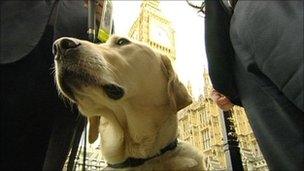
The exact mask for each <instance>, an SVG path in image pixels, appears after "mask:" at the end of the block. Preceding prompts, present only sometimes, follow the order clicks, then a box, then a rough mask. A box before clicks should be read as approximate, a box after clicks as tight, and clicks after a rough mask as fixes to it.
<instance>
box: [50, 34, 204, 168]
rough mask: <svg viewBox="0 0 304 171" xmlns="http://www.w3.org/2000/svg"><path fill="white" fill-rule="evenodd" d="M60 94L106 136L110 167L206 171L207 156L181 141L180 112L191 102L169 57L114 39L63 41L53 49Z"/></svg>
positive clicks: (92, 132) (104, 142)
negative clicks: (179, 130) (179, 135)
mask: <svg viewBox="0 0 304 171" xmlns="http://www.w3.org/2000/svg"><path fill="white" fill-rule="evenodd" d="M53 50H54V54H55V77H56V83H57V86H58V89H59V92H60V93H61V94H62V95H63V96H64V97H66V98H68V99H69V100H70V101H71V102H73V103H76V104H77V106H78V108H79V110H80V112H81V113H82V114H84V115H85V116H87V117H88V118H89V122H90V128H89V142H90V143H92V142H94V141H95V140H96V139H97V137H98V134H100V136H101V151H102V155H103V156H104V158H105V159H106V161H107V163H108V167H107V169H123V170H204V166H203V156H202V155H201V154H200V153H199V152H198V150H196V149H195V148H193V147H191V146H190V145H188V144H186V143H184V142H181V141H177V111H179V110H180V109H182V108H184V107H186V106H188V105H189V104H191V103H192V100H191V97H190V96H189V94H188V93H187V91H186V89H185V87H184V86H183V84H182V83H181V82H180V81H179V80H178V78H177V76H176V74H175V72H174V70H173V68H172V66H171V62H170V60H169V58H167V57H166V56H163V55H161V54H159V53H157V52H155V51H153V50H152V49H151V48H149V47H148V46H146V45H144V44H142V43H139V42H134V41H131V40H129V39H127V38H123V37H118V36H112V37H111V38H110V39H109V40H108V41H107V43H105V44H100V45H98V44H93V43H90V42H88V41H83V40H78V39H74V38H67V37H64V38H60V39H58V40H57V41H56V42H55V43H54V45H53Z"/></svg>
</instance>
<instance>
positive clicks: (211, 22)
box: [205, 0, 241, 105]
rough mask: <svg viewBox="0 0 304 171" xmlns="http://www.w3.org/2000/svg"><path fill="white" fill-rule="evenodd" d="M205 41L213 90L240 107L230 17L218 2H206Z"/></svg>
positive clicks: (208, 0) (211, 0) (212, 0)
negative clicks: (234, 69)
mask: <svg viewBox="0 0 304 171" xmlns="http://www.w3.org/2000/svg"><path fill="white" fill-rule="evenodd" d="M205 3H206V18H205V41H206V52H207V59H208V67H209V74H210V79H211V82H212V84H213V87H214V89H216V90H217V91H219V92H220V93H222V94H224V95H225V96H227V97H228V98H229V99H230V100H231V101H232V102H233V103H234V104H237V105H241V103H240V100H239V98H238V93H237V88H236V86H235V80H234V75H233V66H232V64H233V60H234V58H233V57H234V52H233V48H232V45H231V42H230V38H229V27H230V25H229V24H230V23H229V21H230V16H229V15H228V13H226V11H225V9H224V8H223V7H222V6H221V4H220V2H219V1H214V0H207V1H205Z"/></svg>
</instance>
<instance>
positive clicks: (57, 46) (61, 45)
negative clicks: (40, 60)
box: [52, 38, 80, 58]
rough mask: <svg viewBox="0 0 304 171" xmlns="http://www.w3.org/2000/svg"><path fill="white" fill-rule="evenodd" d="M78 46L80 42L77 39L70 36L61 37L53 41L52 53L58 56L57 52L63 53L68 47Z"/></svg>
mask: <svg viewBox="0 0 304 171" xmlns="http://www.w3.org/2000/svg"><path fill="white" fill-rule="evenodd" d="M78 46H80V42H79V41H78V40H77V39H72V38H61V39H58V40H56V41H55V42H54V44H53V48H52V51H53V54H54V55H56V57H55V58H58V56H59V55H58V53H64V52H65V51H67V50H68V49H73V48H76V47H78Z"/></svg>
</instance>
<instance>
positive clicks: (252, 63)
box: [205, 0, 304, 170]
mask: <svg viewBox="0 0 304 171" xmlns="http://www.w3.org/2000/svg"><path fill="white" fill-rule="evenodd" d="M205 22H206V24H205V27H206V33H205V34H206V36H205V38H206V49H207V58H208V63H209V72H210V77H211V80H212V83H213V86H214V88H215V89H217V90H219V91H220V92H221V93H223V94H224V95H226V96H228V97H229V98H230V99H231V100H232V101H234V102H235V99H238V100H240V102H241V104H242V106H244V108H245V110H246V113H247V117H248V119H249V122H250V125H251V126H252V129H253V131H254V134H255V136H256V138H257V142H258V143H259V145H260V148H261V151H262V153H263V154H264V157H265V159H266V161H267V164H268V166H269V167H270V169H272V170H299V169H301V168H303V167H304V166H303V164H304V157H303V153H304V139H303V138H304V135H303V131H302V130H303V124H304V115H303V107H304V105H303V96H304V95H303V1H238V3H237V4H236V7H235V10H234V14H233V15H232V18H231V17H229V16H228V15H227V14H226V13H225V11H224V9H223V7H222V6H221V4H220V2H219V1H214V0H207V1H206V20H205ZM233 51H234V52H233Z"/></svg>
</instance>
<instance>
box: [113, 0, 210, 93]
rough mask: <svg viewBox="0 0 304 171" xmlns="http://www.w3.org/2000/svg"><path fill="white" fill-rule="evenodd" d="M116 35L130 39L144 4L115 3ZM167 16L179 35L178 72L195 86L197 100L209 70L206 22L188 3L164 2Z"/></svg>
mask: <svg viewBox="0 0 304 171" xmlns="http://www.w3.org/2000/svg"><path fill="white" fill-rule="evenodd" d="M112 2H113V7H114V9H113V10H114V11H113V17H114V22H115V32H116V34H118V35H127V34H128V31H129V29H130V28H131V26H132V24H133V22H134V21H135V20H136V18H137V16H138V15H139V10H140V4H141V1H140V0H132V1H131V0H129V1H127V0H126V1H122V0H112ZM160 8H161V11H162V12H163V14H164V15H165V16H166V17H167V18H168V19H169V20H170V21H171V22H172V25H173V28H174V29H175V31H176V34H175V39H176V40H175V41H176V66H175V68H176V72H177V74H178V76H179V78H180V80H181V81H182V82H183V83H184V84H185V85H186V84H187V83H188V82H191V84H192V89H193V96H194V97H196V98H197V97H198V96H199V95H200V94H202V91H203V84H204V83H203V69H204V67H205V68H207V62H206V54H205V44H204V18H203V17H202V16H200V15H198V14H197V10H195V9H193V8H191V7H190V6H188V4H187V3H186V1H184V0H176V1H174V0H171V1H164V0H161V1H160Z"/></svg>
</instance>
